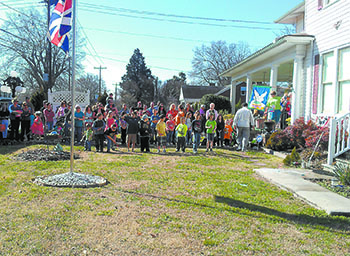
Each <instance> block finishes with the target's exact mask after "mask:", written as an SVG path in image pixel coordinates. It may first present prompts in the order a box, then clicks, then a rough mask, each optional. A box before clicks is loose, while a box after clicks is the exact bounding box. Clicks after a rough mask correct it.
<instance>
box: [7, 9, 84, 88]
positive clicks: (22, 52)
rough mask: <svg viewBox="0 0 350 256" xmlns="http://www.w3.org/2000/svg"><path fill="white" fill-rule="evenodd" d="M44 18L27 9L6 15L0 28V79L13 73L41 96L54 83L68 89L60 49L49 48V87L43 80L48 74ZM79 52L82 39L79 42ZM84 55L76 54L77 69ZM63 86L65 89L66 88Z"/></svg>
mask: <svg viewBox="0 0 350 256" xmlns="http://www.w3.org/2000/svg"><path fill="white" fill-rule="evenodd" d="M47 31H48V29H47V21H46V15H43V14H41V13H40V12H38V11H37V10H31V11H30V12H28V13H25V14H24V15H22V14H21V15H18V14H17V13H10V14H8V15H7V20H6V21H5V22H4V25H3V27H2V29H1V37H0V56H1V57H2V58H3V59H4V61H3V66H5V67H6V69H5V70H1V72H2V76H5V75H7V74H9V71H10V70H11V69H14V70H16V71H17V72H18V73H19V74H20V76H21V78H22V80H23V81H24V82H25V86H26V87H27V88H28V89H42V90H44V92H45V93H47V92H48V90H51V89H52V88H54V87H55V85H56V84H57V85H58V86H59V87H60V88H62V87H65V86H67V87H68V83H67V80H68V68H69V63H68V56H67V55H66V54H65V53H64V52H63V51H62V49H60V48H58V47H56V46H53V47H52V51H51V56H52V57H51V60H52V68H51V84H49V83H48V82H46V81H44V74H45V73H48V71H49V68H48V67H49V64H48V63H49V61H48V59H49V58H48V57H49V56H48V51H47V49H48V44H49V42H48V40H47ZM78 44H79V46H80V47H77V48H79V49H81V47H82V44H83V42H82V40H80V41H79V43H78ZM84 57H85V55H84V54H83V53H82V52H81V51H79V52H78V54H77V63H78V65H77V68H78V70H79V69H81V66H80V65H79V63H81V60H82V59H83V58H84ZM67 87H66V88H67Z"/></svg>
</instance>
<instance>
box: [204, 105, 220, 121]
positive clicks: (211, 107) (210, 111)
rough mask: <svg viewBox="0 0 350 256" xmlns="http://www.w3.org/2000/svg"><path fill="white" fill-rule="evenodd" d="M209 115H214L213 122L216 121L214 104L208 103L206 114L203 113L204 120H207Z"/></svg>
mask: <svg viewBox="0 0 350 256" xmlns="http://www.w3.org/2000/svg"><path fill="white" fill-rule="evenodd" d="M210 113H213V114H214V120H215V121H216V119H218V115H219V114H218V112H217V111H216V109H215V103H210V107H209V109H208V110H207V112H206V113H205V118H206V119H207V120H208V119H209V115H210Z"/></svg>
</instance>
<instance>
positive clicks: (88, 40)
mask: <svg viewBox="0 0 350 256" xmlns="http://www.w3.org/2000/svg"><path fill="white" fill-rule="evenodd" d="M78 24H79V27H80V28H81V31H82V32H83V34H84V35H85V38H86V40H87V42H88V43H89V45H90V46H91V48H92V50H93V51H94V52H95V54H96V55H97V58H98V59H99V60H100V62H99V61H97V60H96V59H95V60H96V62H98V63H102V64H103V60H102V59H101V58H100V57H99V55H98V53H97V51H96V49H95V47H94V46H93V45H92V43H91V41H90V39H89V37H88V36H87V34H86V33H85V30H84V28H83V26H82V25H81V24H80V22H79V21H78ZM90 53H91V52H90Z"/></svg>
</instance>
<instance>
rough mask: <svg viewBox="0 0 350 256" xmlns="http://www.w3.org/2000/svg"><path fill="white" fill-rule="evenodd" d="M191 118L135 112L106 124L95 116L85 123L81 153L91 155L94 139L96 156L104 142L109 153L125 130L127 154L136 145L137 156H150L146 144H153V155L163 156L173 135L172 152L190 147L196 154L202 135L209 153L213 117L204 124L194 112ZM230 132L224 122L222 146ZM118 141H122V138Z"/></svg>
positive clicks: (101, 116)
mask: <svg viewBox="0 0 350 256" xmlns="http://www.w3.org/2000/svg"><path fill="white" fill-rule="evenodd" d="M193 116H194V119H193V120H192V119H190V114H188V115H183V116H181V114H180V116H179V115H178V114H176V116H175V118H173V116H172V115H171V114H168V117H166V115H164V114H161V115H159V116H158V115H157V110H156V109H153V115H152V116H148V115H147V114H143V115H142V116H141V117H140V116H139V115H138V111H130V112H129V113H125V112H123V113H122V114H121V115H120V119H119V120H118V122H116V120H114V121H113V122H109V121H108V120H109V118H108V115H107V118H104V115H103V114H102V113H98V114H97V118H96V120H95V121H93V122H92V123H86V130H85V132H84V134H83V138H82V140H81V141H85V143H84V145H85V150H87V151H91V142H92V140H93V138H94V140H95V147H96V152H103V148H104V144H105V141H107V152H111V149H113V148H114V149H115V148H117V147H118V145H119V143H118V142H117V134H118V133H119V132H121V133H122V136H123V132H122V131H123V130H125V134H124V135H125V136H126V138H125V143H126V145H127V149H128V152H130V150H131V151H132V152H134V151H135V145H136V143H139V144H140V149H141V152H150V144H151V142H153V141H154V142H155V143H156V144H157V153H160V152H161V151H162V152H163V153H165V152H166V148H167V146H168V145H170V144H171V143H172V141H173V139H172V138H173V135H174V137H175V141H174V143H175V146H176V152H179V151H180V150H181V151H182V152H185V150H186V146H189V145H190V144H192V149H193V153H197V152H198V148H199V146H200V144H201V140H202V134H203V133H205V135H206V136H205V139H206V152H209V151H213V146H214V139H215V136H216V129H217V122H216V121H215V114H214V113H210V114H209V119H208V120H206V119H205V117H204V116H203V115H201V114H200V111H199V110H197V111H195V113H194V115H193ZM111 118H112V117H111ZM176 119H177V120H176ZM188 119H190V122H189V120H188ZM177 122H178V124H177ZM117 124H119V127H118V125H117ZM118 128H119V129H118ZM232 132H233V129H232V123H231V122H230V120H227V121H226V125H225V128H224V131H223V134H224V140H225V144H226V145H229V144H230V142H231V139H232ZM121 139H122V141H123V138H121Z"/></svg>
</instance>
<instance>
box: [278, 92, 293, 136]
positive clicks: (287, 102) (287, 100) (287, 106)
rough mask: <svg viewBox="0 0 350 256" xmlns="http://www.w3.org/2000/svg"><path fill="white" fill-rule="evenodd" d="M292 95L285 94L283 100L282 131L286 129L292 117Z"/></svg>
mask: <svg viewBox="0 0 350 256" xmlns="http://www.w3.org/2000/svg"><path fill="white" fill-rule="evenodd" d="M291 98H292V93H291V92H289V93H285V94H284V96H283V97H282V99H281V107H282V108H281V129H282V130H283V129H285V128H286V127H287V126H288V122H287V119H288V118H290V117H291V110H292V108H291V105H292V104H291V100H292V99H291Z"/></svg>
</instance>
